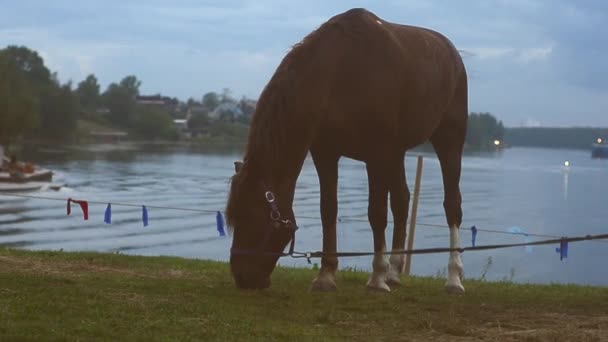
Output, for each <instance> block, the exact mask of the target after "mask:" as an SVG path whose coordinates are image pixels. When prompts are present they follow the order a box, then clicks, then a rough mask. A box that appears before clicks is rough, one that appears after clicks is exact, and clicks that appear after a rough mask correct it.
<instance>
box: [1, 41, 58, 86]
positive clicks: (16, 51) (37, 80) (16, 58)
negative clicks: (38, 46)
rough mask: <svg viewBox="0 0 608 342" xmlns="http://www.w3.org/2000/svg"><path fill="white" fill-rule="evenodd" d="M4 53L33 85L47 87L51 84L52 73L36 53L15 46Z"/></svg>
mask: <svg viewBox="0 0 608 342" xmlns="http://www.w3.org/2000/svg"><path fill="white" fill-rule="evenodd" d="M2 51H3V53H4V54H5V56H6V57H7V58H8V59H9V60H10V61H12V63H14V65H15V66H16V67H17V69H18V70H19V71H21V72H22V73H23V74H24V75H25V77H26V78H27V80H28V81H30V82H31V83H32V84H34V85H47V84H49V83H51V72H50V71H49V69H48V68H47V67H46V66H44V60H43V59H42V57H40V55H38V53H37V52H36V51H33V50H30V49H28V48H27V47H25V46H14V45H11V46H8V47H7V48H6V49H4V50H2Z"/></svg>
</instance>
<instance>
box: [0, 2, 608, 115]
mask: <svg viewBox="0 0 608 342" xmlns="http://www.w3.org/2000/svg"><path fill="white" fill-rule="evenodd" d="M0 1H1V0H0ZM351 7H365V8H368V9H370V10H372V11H373V12H375V13H376V14H377V15H378V16H380V17H382V18H384V19H386V20H389V21H393V22H397V23H402V24H409V25H419V26H424V27H428V28H432V29H435V30H437V31H439V32H442V33H443V34H445V35H446V36H447V37H449V38H450V39H451V40H452V41H453V42H454V44H455V45H456V47H457V48H459V50H461V51H464V52H463V53H462V54H463V56H464V61H465V64H466V66H467V70H468V72H469V80H470V82H469V87H470V91H469V97H470V104H471V110H475V111H490V112H493V113H496V114H497V115H499V117H500V119H502V120H503V121H504V122H505V123H506V124H507V125H509V124H511V125H519V124H520V123H521V120H522V119H525V118H534V119H535V120H538V121H540V122H542V123H543V124H549V125H550V124H567V123H571V124H577V123H580V122H585V123H586V124H593V123H595V124H598V125H606V126H608V116H606V115H605V113H606V112H607V111H608V103H607V100H604V99H606V98H608V82H606V80H605V78H606V77H605V75H608V63H606V62H605V60H608V35H606V34H604V31H605V30H604V26H605V23H606V22H608V3H606V2H604V1H602V0H577V1H576V2H565V1H564V2H556V1H553V0H509V1H508V0H493V1H489V0H470V1H468V2H467V6H462V4H461V3H460V2H456V1H451V2H447V1H433V0H428V1H426V0H399V1H397V0H387V1H383V2H378V1H371V0H355V1H349V2H346V1H332V2H329V1H323V0H310V1H307V2H286V1H280V0H225V1H220V0H175V1H171V2H168V1H164V0H130V1H124V0H121V1H118V0H107V1H104V2H101V1H99V2H97V1H85V2H73V1H71V0H55V1H52V2H50V1H48V2H40V1H35V0H21V1H12V2H10V4H9V3H8V2H6V1H5V2H3V5H2V11H0V42H2V44H4V45H7V44H18V45H27V46H29V47H31V48H33V49H36V50H38V51H39V52H40V53H41V55H42V56H43V57H44V58H45V60H46V62H47V64H48V65H49V66H50V68H51V69H53V70H56V71H58V72H59V75H60V78H61V80H64V81H65V80H68V79H73V80H74V81H78V80H80V79H82V78H84V77H85V76H86V74H88V73H91V72H94V73H95V74H96V75H97V76H98V78H99V80H100V83H101V84H102V86H104V85H107V84H108V83H110V82H116V81H119V80H120V79H121V78H122V77H124V76H126V75H129V74H135V75H137V76H138V77H139V78H140V79H142V81H143V85H142V91H144V92H162V93H164V94H167V95H171V96H178V97H180V98H183V99H185V98H187V97H188V96H196V97H200V95H201V94H203V93H204V92H207V91H210V90H219V89H222V88H224V87H229V88H232V90H233V92H234V93H235V95H237V94H245V95H247V96H251V97H256V96H257V95H259V93H260V91H261V90H262V88H263V87H264V85H265V83H266V82H267V81H268V79H269V78H270V76H271V75H272V73H273V72H274V70H275V68H276V67H277V65H278V64H279V63H280V61H281V58H282V57H283V56H284V55H285V53H286V52H287V51H289V49H290V47H291V46H292V45H293V44H295V43H297V42H299V41H300V40H301V39H302V38H303V37H304V36H305V35H306V34H308V33H309V32H310V31H312V30H314V29H315V28H317V27H318V26H319V25H320V24H321V23H323V22H324V21H326V20H327V19H328V18H330V17H332V16H334V15H336V14H338V13H340V12H343V11H345V10H347V9H349V8H351ZM108 14H110V15H108ZM237 96H238V95H237ZM573 113H576V115H575V114H573Z"/></svg>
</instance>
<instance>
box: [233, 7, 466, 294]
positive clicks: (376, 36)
mask: <svg viewBox="0 0 608 342" xmlns="http://www.w3.org/2000/svg"><path fill="white" fill-rule="evenodd" d="M467 113H468V108H467V76H466V71H465V68H464V65H463V62H462V59H461V57H460V55H459V53H458V51H457V50H456V49H455V48H454V46H453V45H452V43H451V42H450V41H449V40H448V39H447V38H445V37H444V36H442V35H441V34H439V33H437V32H434V31H431V30H428V29H424V28H419V27H413V26H405V25H398V24H394V23H390V22H387V21H384V20H382V19H380V18H378V17H377V16H376V15H374V14H373V13H371V12H369V11H367V10H364V9H352V10H349V11H347V12H344V13H342V14H339V15H336V16H334V17H333V18H331V19H330V20H328V21H327V22H326V23H324V24H323V25H321V26H320V27H319V28H318V29H317V30H315V31H314V32H312V33H310V34H309V35H308V36H307V37H305V38H304V40H303V41H302V42H300V43H299V44H297V45H296V46H294V48H293V49H292V50H291V51H290V52H289V53H288V54H287V55H286V56H285V58H284V59H283V61H282V62H281V64H280V65H279V67H278V68H277V70H276V72H275V73H274V75H273V76H272V78H271V80H270V81H269V82H268V84H267V85H266V87H265V89H264V91H263V92H262V95H261V96H260V99H259V102H258V106H257V108H256V111H255V114H254V115H253V120H252V124H251V130H250V133H249V140H248V145H247V148H246V153H245V158H244V162H243V163H238V162H237V163H235V166H236V174H235V175H234V176H233V178H232V184H231V189H230V196H229V199H228V204H227V208H226V216H227V221H228V224H229V225H230V227H231V228H232V229H233V234H234V236H233V243H232V249H231V257H230V266H231V271H232V274H233V277H234V280H235V283H236V285H237V286H238V287H239V288H266V287H268V286H269V285H270V274H271V273H272V271H273V269H274V267H275V265H276V262H277V260H278V258H279V257H280V256H281V253H282V252H283V250H284V249H285V247H286V246H287V244H288V243H289V242H290V241H293V240H292V239H293V237H294V236H293V234H294V230H295V229H296V228H297V227H296V225H295V217H294V213H293V210H292V203H293V198H294V192H295V186H296V180H297V178H298V176H299V173H300V171H301V168H302V164H303V162H304V160H305V158H306V156H307V154H308V152H310V153H311V155H312V158H313V161H314V165H315V167H316V169H317V173H318V176H319V183H320V193H321V221H322V224H323V251H324V252H328V253H332V252H336V218H337V181H338V160H339V158H340V157H342V156H345V157H348V158H352V159H355V160H359V161H363V162H365V164H366V166H367V174H368V183H369V204H368V205H369V206H368V217H369V222H370V224H371V227H372V230H373V238H374V251H375V252H383V251H385V248H386V244H385V228H386V225H387V210H388V205H387V204H388V194H389V193H390V206H391V211H392V213H393V216H394V225H395V226H394V235H393V243H392V248H393V250H403V249H404V247H405V234H406V232H405V227H406V221H407V212H408V207H409V197H410V194H409V190H408V187H407V184H406V182H405V170H404V157H405V152H406V151H407V150H408V149H410V148H412V147H415V146H417V145H420V144H422V143H424V142H426V141H428V140H430V142H431V143H432V145H433V147H434V148H435V151H436V153H437V156H438V158H439V161H440V163H441V170H442V174H443V184H444V209H445V213H446V218H447V223H448V227H449V230H450V246H451V247H459V237H458V232H459V227H460V224H461V220H462V210H461V196H460V188H459V183H460V168H461V157H462V149H463V144H464V138H465V133H466V125H467ZM403 264H404V262H403V256H392V257H391V258H390V260H387V258H386V257H384V256H382V255H380V254H377V255H376V256H375V257H374V260H373V273H372V275H371V277H370V279H369V282H368V284H367V286H368V288H369V289H371V290H380V291H390V288H389V285H398V284H399V281H400V280H399V276H400V274H401V272H402V269H403ZM321 265H322V266H321V270H320V273H319V275H318V277H317V278H316V279H315V280H314V281H313V284H312V289H313V290H335V289H336V283H335V273H336V270H337V267H338V260H337V258H336V257H331V256H327V257H324V258H322V260H321ZM448 273H449V274H448V281H447V283H446V289H447V290H448V292H452V293H462V292H464V288H463V287H462V284H461V278H462V262H461V259H460V255H459V253H457V252H453V253H451V254H450V257H449V262H448Z"/></svg>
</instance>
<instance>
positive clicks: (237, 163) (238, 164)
mask: <svg viewBox="0 0 608 342" xmlns="http://www.w3.org/2000/svg"><path fill="white" fill-rule="evenodd" d="M242 169H243V162H240V161H235V162H234V172H236V173H239V172H240V171H241V170H242Z"/></svg>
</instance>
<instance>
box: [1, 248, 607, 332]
mask: <svg viewBox="0 0 608 342" xmlns="http://www.w3.org/2000/svg"><path fill="white" fill-rule="evenodd" d="M314 275H315V272H314V271H313V270H308V269H292V268H278V269H277V270H275V272H274V274H273V285H272V286H271V288H270V289H269V290H264V291H239V290H237V289H235V287H234V286H233V283H232V281H231V278H230V275H229V270H228V265H227V264H224V263H219V262H211V261H200V260H188V259H181V258H172V257H135V256H125V255H117V254H95V253H64V252H27V251H21V250H12V249H0V341H30V340H31V341H44V340H68V341H76V340H81V341H95V340H110V341H118V340H129V341H130V340H139V341H188V340H200V341H215V340H217V341H235V340H254V341H256V340H259V341H287V340H289V341H345V340H349V341H350V340H352V341H398V340H403V341H410V340H422V341H426V340H433V341H448V340H449V341H460V340H491V341H520V340H523V341H554V340H555V341H557V340H565V341H569V340H576V341H601V340H607V339H608V316H607V315H608V289H607V288H599V287H583V286H562V285H551V286H537V285H516V284H512V283H507V282H503V283H489V282H483V281H473V280H467V281H465V286H466V288H467V294H465V295H464V296H448V295H447V294H445V293H444V292H443V280H442V279H436V278H418V277H412V278H408V279H404V286H402V287H401V288H398V289H396V290H394V291H393V292H392V293H390V294H374V293H367V292H366V291H365V287H364V285H365V281H366V279H367V274H365V273H360V272H353V271H342V272H339V276H338V286H339V291H338V292H336V293H310V292H309V291H308V287H309V285H310V281H311V280H312V278H313V277H314Z"/></svg>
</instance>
